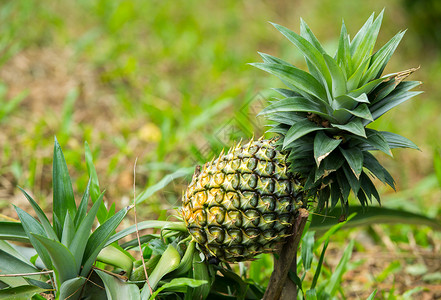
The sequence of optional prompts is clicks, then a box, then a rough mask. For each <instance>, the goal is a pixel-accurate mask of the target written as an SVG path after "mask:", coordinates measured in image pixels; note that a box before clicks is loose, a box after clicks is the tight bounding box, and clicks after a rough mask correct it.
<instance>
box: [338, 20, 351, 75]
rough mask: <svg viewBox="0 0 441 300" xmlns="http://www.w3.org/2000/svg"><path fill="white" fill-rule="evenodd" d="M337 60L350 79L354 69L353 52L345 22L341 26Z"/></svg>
mask: <svg viewBox="0 0 441 300" xmlns="http://www.w3.org/2000/svg"><path fill="white" fill-rule="evenodd" d="M335 60H336V61H337V63H338V64H339V65H340V67H341V68H342V70H343V71H345V77H346V78H349V77H350V76H351V75H352V69H353V68H352V58H351V51H350V49H349V35H348V31H347V30H346V26H345V23H344V22H343V23H342V24H341V31H340V38H339V41H338V49H337V53H336V55H335ZM345 81H346V80H345Z"/></svg>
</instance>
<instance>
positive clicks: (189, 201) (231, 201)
mask: <svg viewBox="0 0 441 300" xmlns="http://www.w3.org/2000/svg"><path fill="white" fill-rule="evenodd" d="M302 201H303V191H302V186H301V182H300V179H299V178H298V177H296V176H295V174H292V173H290V172H288V163H287V154H286V153H284V152H280V151H278V150H277V149H276V147H275V141H273V140H262V139H260V140H258V141H253V140H252V141H250V142H248V143H247V144H245V145H241V144H240V143H239V144H238V145H237V146H235V147H232V148H231V149H230V150H229V151H228V153H227V154H225V155H223V154H221V155H220V156H219V157H218V158H217V159H216V160H214V159H213V160H212V161H211V162H209V163H207V164H205V165H204V166H203V167H202V169H199V170H197V171H196V172H195V174H194V176H193V180H192V182H191V183H190V185H189V186H188V189H187V191H186V193H185V195H184V197H183V209H182V212H183V216H184V220H185V222H186V224H187V226H188V230H189V232H190V234H191V235H192V236H193V237H194V238H195V239H196V241H197V242H198V244H199V245H201V250H202V251H203V252H204V253H205V254H206V256H207V257H215V258H217V259H220V260H223V261H242V260H249V259H251V258H253V257H254V256H255V255H257V254H259V253H262V252H271V251H274V250H275V249H277V247H276V246H277V244H278V243H279V242H280V241H281V240H282V239H283V238H285V237H286V236H288V234H289V233H288V231H289V229H290V227H291V223H292V220H293V217H294V213H295V210H296V208H297V207H298V206H302V205H303V203H302Z"/></svg>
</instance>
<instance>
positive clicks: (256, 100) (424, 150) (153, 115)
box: [0, 0, 441, 299]
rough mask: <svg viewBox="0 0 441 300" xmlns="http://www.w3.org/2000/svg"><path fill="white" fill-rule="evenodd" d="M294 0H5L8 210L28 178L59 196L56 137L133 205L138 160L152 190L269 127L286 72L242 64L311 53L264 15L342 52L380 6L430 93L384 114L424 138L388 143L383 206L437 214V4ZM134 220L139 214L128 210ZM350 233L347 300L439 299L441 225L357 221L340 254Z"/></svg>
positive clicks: (2, 175)
mask: <svg viewBox="0 0 441 300" xmlns="http://www.w3.org/2000/svg"><path fill="white" fill-rule="evenodd" d="M287 2H288V1H250V0H249V1H234V0H227V1H222V2H220V1H195V0H187V1H179V0H178V1H156V0H150V1H142V0H126V1H103V0H88V1H86V0H78V1H70V2H67V1H63V2H62V1H46V2H45V3H42V2H38V1H26V0H13V1H3V2H2V3H1V4H0V24H1V26H0V55H1V56H0V64H1V65H0V213H1V214H3V215H6V216H10V217H13V218H16V215H15V212H13V211H14V210H13V208H12V207H11V205H10V204H11V203H13V204H15V205H20V206H22V207H23V206H25V205H26V201H25V199H24V197H23V196H22V194H21V193H20V191H19V190H18V188H17V185H19V186H21V187H23V188H25V189H26V190H27V191H29V192H30V193H32V194H33V195H34V198H35V199H38V201H39V203H42V206H43V207H46V208H47V207H50V205H51V172H52V171H51V163H52V150H53V149H52V147H53V146H52V145H53V141H54V136H56V137H57V139H58V141H59V142H60V144H61V146H62V147H63V151H64V154H65V156H66V160H67V161H68V165H69V167H70V168H71V169H70V172H71V175H72V177H73V179H74V187H75V186H77V187H79V186H84V185H85V183H87V180H88V177H87V176H86V174H87V173H86V172H84V170H86V163H85V159H84V157H83V153H84V151H83V149H84V143H85V142H86V141H87V142H88V144H89V145H90V147H91V149H92V152H93V155H94V161H95V165H96V168H97V172H98V176H99V178H100V185H101V187H102V188H105V189H106V195H105V201H107V202H108V203H109V204H111V203H116V206H117V207H123V206H125V205H128V204H129V203H130V202H131V201H132V199H133V197H134V194H133V193H134V192H133V173H134V166H135V161H137V163H136V182H135V183H136V193H141V192H142V191H143V190H145V189H146V188H148V187H150V186H152V185H154V184H156V183H158V182H159V180H160V179H161V178H162V177H163V176H165V175H166V174H169V173H173V172H174V171H176V170H178V169H180V168H183V167H194V166H195V165H197V164H201V163H203V162H204V161H206V160H208V159H211V158H212V157H213V156H214V155H216V154H218V153H219V152H220V151H221V149H222V148H228V147H229V146H231V145H232V144H233V141H234V140H238V139H240V138H244V139H249V138H251V137H252V136H253V135H254V136H260V135H262V134H264V132H265V128H264V126H263V125H264V123H263V120H262V119H261V118H257V117H256V114H257V113H258V112H259V111H260V109H261V108H262V107H263V106H264V105H265V103H266V101H267V100H268V99H269V98H270V97H271V96H272V95H273V92H272V91H271V90H270V89H269V88H271V87H279V86H281V84H280V83H279V81H278V80H277V79H275V78H273V77H270V76H267V75H266V74H265V73H263V72H261V71H259V70H257V69H255V68H253V67H251V66H249V65H248V64H247V63H250V62H256V61H259V60H260V58H259V56H258V54H257V51H261V52H266V53H270V54H272V55H275V56H278V57H283V58H284V59H285V60H288V61H291V62H294V63H295V64H296V65H302V64H303V65H304V63H303V62H302V57H301V55H300V54H299V53H296V52H295V51H293V49H294V48H293V47H291V46H290V45H288V42H287V41H285V39H284V38H283V37H282V36H281V35H280V34H279V33H278V32H277V31H276V30H275V29H274V28H273V27H272V26H271V25H270V24H269V23H268V21H271V22H275V23H278V24H282V25H284V26H286V27H288V28H291V29H293V30H295V31H298V28H299V18H300V17H302V18H303V19H304V20H305V21H306V22H307V23H308V25H309V26H310V27H311V28H312V30H313V31H314V32H315V33H316V34H317V36H318V38H319V39H320V40H322V41H325V42H326V43H325V45H324V46H325V47H326V48H327V49H334V48H335V45H336V41H337V38H338V35H339V32H338V31H337V30H336V29H337V28H339V26H340V23H341V20H342V18H343V19H344V20H345V23H346V25H347V27H348V28H349V30H350V32H351V29H355V28H359V27H360V26H361V25H362V23H363V22H364V20H365V19H366V18H367V17H368V16H369V15H370V14H371V13H372V12H374V11H375V12H377V13H378V12H380V11H381V10H382V9H383V8H385V16H384V21H383V27H382V33H381V34H380V37H379V39H380V41H379V44H380V43H384V42H385V41H387V40H388V39H390V38H391V37H392V36H393V35H394V34H395V33H396V32H398V31H399V30H402V29H406V28H407V29H408V30H407V33H406V35H405V37H404V40H403V42H402V43H401V45H400V46H399V48H398V49H397V51H396V54H395V56H394V57H393V59H392V60H391V62H390V65H389V66H388V68H390V69H391V70H406V69H410V68H414V67H420V69H419V70H418V71H417V72H415V73H414V74H412V75H411V76H412V77H411V80H421V81H423V85H422V86H421V87H420V88H419V89H421V90H423V91H424V94H422V95H420V96H418V97H417V98H415V99H413V100H412V101H409V102H408V103H405V104H403V105H401V106H400V107H398V108H397V109H395V110H393V111H392V112H390V113H388V114H387V115H386V116H384V117H383V118H382V119H380V120H379V121H378V122H377V124H376V127H375V128H382V130H387V131H392V132H395V133H398V134H401V135H403V136H405V137H408V138H410V139H411V140H412V141H414V142H415V143H416V144H417V145H418V146H419V147H420V149H421V151H420V152H419V151H415V150H397V151H394V159H391V158H389V157H386V156H383V155H380V154H379V155H378V156H377V157H379V159H380V160H381V161H382V162H384V164H385V166H386V168H387V169H389V170H390V171H391V174H392V175H393V177H394V178H395V179H396V181H397V192H394V191H393V190H390V189H388V188H386V187H382V186H380V187H379V188H380V191H381V193H382V195H383V197H382V199H383V204H384V206H385V207H392V208H401V209H405V210H408V211H412V212H418V213H422V214H425V215H427V216H429V217H437V218H440V217H441V189H440V186H441V142H440V141H441V117H440V116H441V102H440V96H441V85H439V84H438V83H439V81H440V80H441V73H440V72H439V70H440V68H441V42H440V40H441V39H440V38H439V37H437V34H438V35H439V32H438V31H437V30H433V32H432V31H431V30H432V29H433V27H430V22H431V20H438V19H437V18H439V19H441V7H440V6H439V4H438V3H437V2H436V1H431V2H430V1H421V3H420V5H419V6H418V5H415V4H412V5H410V4H406V3H408V2H409V1H404V0H392V1H388V3H387V4H384V1H379V0H373V1H369V2H367V1H349V0H345V1H330V0H324V1H318V0H310V1H291V3H287ZM432 2H433V3H432ZM406 5H407V6H406ZM430 5H433V7H431V6H430ZM433 25H436V23H433ZM351 33H352V34H354V33H355V32H351ZM387 72H388V69H387V70H386V73H387ZM189 180H190V178H189V176H187V177H181V178H178V179H177V180H175V181H174V182H173V184H170V185H169V186H168V187H167V188H165V189H164V190H163V191H161V192H159V193H156V194H154V195H153V196H152V197H150V198H149V199H148V201H146V202H145V203H144V204H142V206H140V207H139V208H138V212H137V213H138V218H139V219H156V218H162V219H164V218H165V217H166V212H165V211H168V212H169V213H172V212H174V209H175V207H178V206H179V205H180V196H181V193H182V191H183V189H184V188H185V186H186V184H187V183H188V182H189ZM78 192H80V191H78ZM125 222H126V223H125V224H132V223H133V218H132V216H131V217H129V218H128V219H126V221H125ZM349 238H350V239H355V249H356V250H355V252H354V254H353V256H352V260H351V263H350V270H349V271H348V273H347V276H346V279H347V281H346V283H344V284H343V286H344V287H346V290H347V291H346V297H347V298H348V299H359V298H360V299H365V298H366V297H367V295H369V294H370V292H371V291H373V290H374V289H375V288H377V289H378V290H379V294H378V296H379V297H380V299H383V298H384V299H402V298H403V299H432V298H423V297H432V296H433V297H440V295H441V288H440V286H441V264H440V261H441V235H440V234H439V233H438V232H435V231H434V230H432V229H430V228H428V227H424V226H409V225H392V226H389V225H388V226H386V225H375V226H369V227H364V228H362V229H351V230H346V231H343V232H340V233H339V234H338V235H337V236H336V237H335V238H334V240H333V241H332V245H331V246H330V250H329V251H330V252H332V253H334V254H335V255H336V256H340V255H341V252H342V249H343V248H344V245H345V244H347V243H348V239H349ZM329 256H332V255H331V254H329ZM337 262H338V260H337ZM333 263H335V262H333V260H332V259H329V262H328V264H329V265H330V266H332V265H333ZM428 275H430V276H428ZM419 287H421V289H420V288H419ZM406 291H410V292H408V294H405V292H406ZM412 293H414V294H412ZM416 293H417V294H416ZM406 295H407V296H406ZM412 295H413V296H412ZM416 295H417V296H416ZM394 297H395V298H394ZM406 297H408V298H406ZM415 297H416V298H415ZM434 299H435V298H434Z"/></svg>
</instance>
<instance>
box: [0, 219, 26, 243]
mask: <svg viewBox="0 0 441 300" xmlns="http://www.w3.org/2000/svg"><path fill="white" fill-rule="evenodd" d="M0 240H8V241H19V242H25V243H26V242H29V238H28V236H27V235H26V233H25V231H24V229H23V226H22V225H21V223H19V222H9V221H0Z"/></svg>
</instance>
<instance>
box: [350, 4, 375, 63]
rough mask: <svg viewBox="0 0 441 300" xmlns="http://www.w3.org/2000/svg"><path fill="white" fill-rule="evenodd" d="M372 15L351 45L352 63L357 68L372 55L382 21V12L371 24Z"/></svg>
mask: <svg viewBox="0 0 441 300" xmlns="http://www.w3.org/2000/svg"><path fill="white" fill-rule="evenodd" d="M372 19H373V15H372V16H371V18H369V20H368V21H367V22H366V23H365V26H363V27H362V29H361V30H360V31H359V32H358V33H357V35H356V36H355V37H354V40H353V41H352V43H351V53H352V62H353V64H354V65H355V66H358V65H359V64H360V63H361V62H362V61H363V60H364V59H366V58H367V57H369V56H371V55H372V51H373V49H374V46H375V42H376V40H377V36H378V33H379V31H380V27H381V21H382V19H383V11H382V12H381V13H380V14H379V15H378V17H377V18H376V19H375V21H374V22H373V23H372Z"/></svg>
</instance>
